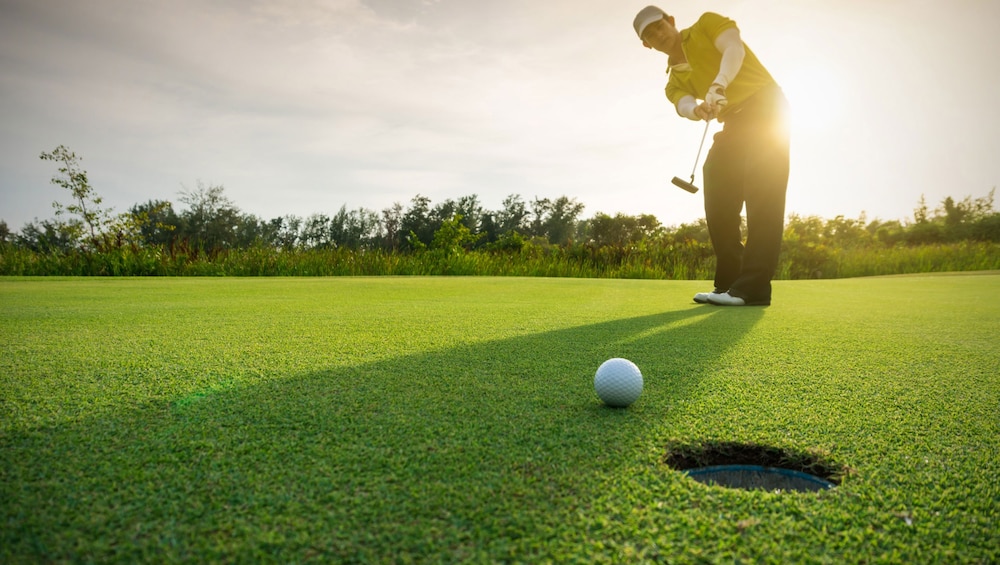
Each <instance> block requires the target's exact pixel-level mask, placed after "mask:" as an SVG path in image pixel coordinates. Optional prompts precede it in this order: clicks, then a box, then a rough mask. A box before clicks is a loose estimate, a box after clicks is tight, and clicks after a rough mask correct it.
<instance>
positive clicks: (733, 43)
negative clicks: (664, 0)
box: [633, 6, 789, 306]
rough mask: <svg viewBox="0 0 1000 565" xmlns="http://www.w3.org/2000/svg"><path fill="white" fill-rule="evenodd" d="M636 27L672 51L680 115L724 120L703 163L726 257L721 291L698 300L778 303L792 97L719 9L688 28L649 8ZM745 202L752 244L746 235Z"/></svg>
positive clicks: (653, 45) (673, 94)
mask: <svg viewBox="0 0 1000 565" xmlns="http://www.w3.org/2000/svg"><path fill="white" fill-rule="evenodd" d="M633 25H634V27H635V32H636V33H637V34H638V35H639V39H641V40H642V44H643V46H645V47H646V48H649V49H655V50H657V51H661V52H663V53H666V54H667V56H668V60H667V64H668V68H667V73H668V79H667V86H666V93H667V99H668V100H670V102H672V103H673V104H674V106H675V107H676V109H677V113H678V114H679V115H681V116H683V117H685V118H687V119H689V120H696V121H700V120H706V121H707V120H712V119H716V120H718V121H719V122H720V123H722V124H723V128H722V131H720V132H719V133H717V134H715V138H714V141H713V143H712V148H711V150H710V151H709V152H708V157H707V158H706V159H705V165H704V168H703V178H704V183H705V220H706V221H707V222H708V233H709V235H710V237H711V238H712V247H713V248H714V250H715V257H716V261H717V265H716V269H715V290H714V291H712V292H702V293H698V294H696V295H695V296H694V300H695V302H700V303H711V304H718V305H725V306H748V305H750V306H754V305H768V304H770V303H771V278H772V277H774V271H775V269H777V266H778V254H779V253H780V251H781V235H782V232H783V230H784V218H785V192H786V189H787V188H788V146H789V140H788V126H787V123H786V119H785V115H786V113H787V102H786V100H785V96H784V94H783V93H782V92H781V89H780V88H779V87H778V84H777V83H776V82H775V80H774V79H773V78H772V77H771V75H770V73H768V72H767V69H765V68H764V66H763V65H762V64H761V63H760V61H758V60H757V57H756V56H755V55H754V54H753V52H752V51H750V49H749V48H748V47H747V46H746V45H745V44H744V43H743V40H742V38H741V37H740V31H739V29H738V28H737V27H736V22H734V21H733V20H730V19H729V18H726V17H724V16H720V15H719V14H713V13H710V12H709V13H705V14H702V16H701V17H700V18H698V21H697V22H695V24H694V25H693V26H691V27H689V28H687V29H681V30H678V29H677V27H676V24H675V23H674V18H673V17H672V16H668V15H667V14H666V13H665V12H664V11H663V10H661V9H659V8H657V7H656V6H648V7H646V8H643V9H642V10H641V11H640V12H639V14H638V15H637V16H636V17H635V21H634V22H633ZM698 100H701V101H702V102H700V103H699V102H698ZM744 204H746V210H747V212H746V214H747V239H746V246H745V247H744V245H743V241H742V239H743V238H742V236H741V234H740V214H741V212H742V210H743V205H744Z"/></svg>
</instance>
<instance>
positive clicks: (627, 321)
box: [0, 274, 1000, 563]
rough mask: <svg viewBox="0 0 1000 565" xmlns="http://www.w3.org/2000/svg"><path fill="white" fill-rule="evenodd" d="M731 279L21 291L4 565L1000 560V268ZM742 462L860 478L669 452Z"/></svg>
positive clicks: (13, 312)
mask: <svg viewBox="0 0 1000 565" xmlns="http://www.w3.org/2000/svg"><path fill="white" fill-rule="evenodd" d="M709 288H710V284H709V283H706V282H687V281H680V282H671V281H623V280H585V279H541V278H530V279H517V278H332V279H193V278H187V279H52V278H48V279H35V280H24V279H0V525H2V527H0V562H2V563H39V562H121V563H134V562H199V563H201V562H282V563H287V562H310V561H311V562H387V563H390V562H391V563H406V562H496V561H525V562H538V561H570V562H585V563H629V562H643V561H652V562H655V561H663V562H679V563H683V562H734V561H751V562H774V563H788V562H815V563H842V562H854V563H859V562H867V563H870V562H899V563H935V562H937V563H940V562H946V563H996V562H998V561H1000V535H998V532H1000V510H998V508H1000V481H998V480H997V477H998V475H1000V443H998V439H997V438H998V437H1000V341H998V339H997V336H1000V301H998V300H997V299H996V294H997V289H998V288H1000V276H998V275H997V274H989V275H968V276H960V275H956V276H913V277H886V278H872V279H845V280H835V281H823V280H818V281H791V282H784V281H781V282H776V283H775V295H774V304H773V305H772V306H770V307H767V308H730V309H726V308H720V307H714V306H708V305H695V304H693V303H692V302H691V296H692V295H693V294H694V293H695V292H698V291H704V290H707V289H709ZM610 357H625V358H628V359H631V360H632V361H634V362H635V363H636V364H637V365H638V366H639V367H640V368H641V369H642V371H643V374H644V378H645V387H644V391H643V395H642V397H640V399H639V400H638V401H637V402H636V403H635V404H634V405H632V406H631V407H630V408H628V409H609V408H606V407H603V406H602V405H601V404H600V402H599V401H598V399H597V397H596V395H595V394H594V391H593V375H594V371H595V370H596V369H597V367H598V365H600V363H601V362H602V361H604V360H605V359H607V358H610ZM726 445H754V446H767V447H768V448H773V449H774V450H777V452H778V453H781V454H786V455H787V454H805V455H808V456H809V457H810V458H811V459H810V461H811V462H813V463H815V462H817V461H818V462H822V463H824V464H827V463H829V464H831V465H833V466H834V467H835V468H836V469H841V470H849V471H848V472H843V473H841V474H840V475H838V480H839V481H840V484H839V485H838V486H837V487H836V488H834V489H832V490H829V491H826V492H821V493H815V494H814V493H808V494H807V493H781V494H776V493H773V492H761V491H743V490H734V489H725V488H722V487H716V486H706V485H702V484H700V483H697V482H695V481H694V480H692V479H691V478H689V477H686V476H685V475H684V474H683V473H682V472H681V471H678V470H676V469H674V468H672V467H671V466H670V465H668V462H667V454H668V453H669V452H671V449H674V450H676V449H677V448H678V446H688V448H691V446H696V447H697V449H703V448H704V447H705V446H726ZM697 449H695V451H697ZM689 451H691V449H689Z"/></svg>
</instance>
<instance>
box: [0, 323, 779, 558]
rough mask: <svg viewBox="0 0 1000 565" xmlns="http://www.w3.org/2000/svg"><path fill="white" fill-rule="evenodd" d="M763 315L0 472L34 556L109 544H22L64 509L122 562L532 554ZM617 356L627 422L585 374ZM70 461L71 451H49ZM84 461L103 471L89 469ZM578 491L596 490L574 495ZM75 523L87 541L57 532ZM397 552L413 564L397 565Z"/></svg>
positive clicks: (632, 329) (469, 350) (155, 425)
mask: <svg viewBox="0 0 1000 565" xmlns="http://www.w3.org/2000/svg"><path fill="white" fill-rule="evenodd" d="M763 315H764V311H763V310H762V309H759V308H735V309H727V308H717V307H711V306H703V307H691V308H685V309H683V310H678V311H671V312H665V313H661V314H655V315H650V316H641V317H635V318H628V319H622V320H614V321H610V322H604V323H599V324H592V325H585V326H580V327H573V328H568V329H562V330H556V331H550V332H545V333H540V334H533V335H526V336H522V337H515V338H510V339H501V340H496V341H491V342H481V343H473V344H469V345H464V346H460V347H455V348H453V349H448V350H442V351H431V352H425V353H418V354H413V355H407V356H402V357H398V358H393V359H387V360H380V361H376V362H372V363H369V364H364V365H358V366H352V367H338V368H331V369H328V370H323V371H319V372H314V373H310V374H305V375H300V376H294V377H288V378H285V379H280V380H273V381H270V382H267V383H266V384H260V385H255V386H249V387H236V388H232V389H229V390H221V391H214V392H213V391H206V392H205V393H204V394H202V395H194V396H191V397H188V398H185V399H176V400H175V401H173V402H171V403H170V404H169V405H151V406H145V407H141V408H137V409H136V410H134V411H131V412H128V413H123V414H119V415H117V416H115V417H111V418H107V417H104V418H95V419H92V420H83V421H78V422H73V423H70V424H66V425H63V426H60V427H57V428H54V429H45V430H34V431H31V432H24V433H16V434H13V435H12V436H10V437H8V438H6V441H5V442H4V443H7V445H5V446H3V449H4V451H5V452H6V453H7V455H8V456H11V457H26V458H31V460H32V461H33V463H32V468H34V469H39V470H40V471H39V472H38V473H39V474H38V476H36V477H31V476H25V475H24V474H22V469H23V467H21V466H10V468H9V469H8V471H9V472H8V473H7V475H8V476H7V479H6V481H7V485H8V486H7V489H6V490H7V494H8V495H9V496H11V497H14V499H16V500H13V502H15V503H16V504H17V505H18V507H33V508H35V509H36V510H35V512H37V513H38V514H39V515H38V516H33V517H32V519H31V520H29V521H27V522H25V523H26V524H29V525H28V526H26V527H22V528H21V529H20V530H19V531H20V535H27V536H29V537H30V538H32V539H30V540H28V541H27V542H26V543H28V544H34V545H33V547H45V546H46V545H47V544H54V543H57V542H56V541H55V538H53V536H56V535H57V534H58V535H63V536H70V537H72V536H74V535H76V536H83V537H85V536H93V535H99V532H105V531H106V530H101V529H99V528H98V524H97V523H96V522H89V523H92V524H93V529H91V530H88V529H87V527H83V529H82V530H80V531H70V532H61V533H56V532H50V531H33V530H31V528H30V524H31V523H36V522H37V523H40V524H46V523H48V524H51V523H55V522H58V519H56V518H54V517H53V516H43V515H44V514H45V513H46V512H55V511H58V509H59V508H63V507H65V505H58V504H57V505H52V504H47V503H46V501H49V500H59V501H71V506H76V507H78V508H79V509H80V511H81V512H89V513H92V514H93V515H95V516H105V517H107V519H109V520H115V521H116V523H120V527H119V528H116V531H117V532H119V533H118V534H117V535H119V536H120V539H115V540H108V543H109V544H118V547H121V548H129V547H139V548H142V547H146V549H148V547H147V546H149V545H150V544H154V545H155V543H158V542H156V540H155V539H153V538H151V537H149V536H153V537H156V538H157V539H160V538H162V539H173V540H175V542H177V543H179V544H180V545H181V546H184V545H185V544H192V545H196V544H197V543H198V539H200V537H201V536H210V537H212V536H217V534H218V528H219V527H222V526H220V525H219V524H225V528H231V529H232V531H233V532H239V531H242V529H244V528H245V529H246V531H256V530H254V528H257V527H259V525H260V524H261V523H267V524H271V527H272V528H273V530H274V531H276V532H280V534H281V535H280V536H278V537H280V538H281V539H282V540H284V541H282V542H281V543H282V544H284V545H283V546H282V547H284V548H286V549H287V548H288V547H289V545H288V544H291V545H292V547H295V548H298V551H299V553H297V555H305V554H306V553H307V552H308V550H309V549H308V544H309V541H308V540H309V539H310V538H311V537H314V538H317V539H324V540H327V542H329V541H330V540H331V539H332V540H334V542H333V545H337V544H340V546H338V547H339V549H338V548H331V547H326V548H325V549H324V550H323V551H320V554H323V555H326V556H328V557H329V556H333V557H335V558H336V559H338V560H339V559H345V560H352V559H359V560H364V559H368V558H378V556H380V555H384V554H381V553H378V552H377V546H378V545H379V544H389V545H391V544H392V543H393V540H412V539H414V535H413V534H414V533H416V534H417V535H416V537H417V538H426V539H427V540H428V541H427V543H428V544H430V545H429V546H428V548H433V545H434V542H433V539H434V537H435V536H440V538H441V539H442V540H450V541H448V542H447V543H456V541H455V540H462V539H466V541H467V543H469V544H472V545H482V544H495V543H499V542H500V541H503V540H506V541H507V542H509V543H514V541H512V540H516V539H517V538H518V537H519V536H521V535H534V534H533V533H531V532H530V530H531V529H532V528H535V527H542V526H544V525H546V524H551V523H552V521H553V520H557V519H564V520H572V519H573V516H574V513H576V512H584V511H585V510H586V506H587V504H588V500H591V499H592V498H593V497H594V496H597V495H598V493H597V492H593V491H590V490H589V489H590V488H592V487H593V486H594V485H597V484H600V483H601V482H602V481H606V480H612V478H613V477H614V476H615V474H616V472H617V471H618V469H619V468H621V467H622V466H623V465H628V464H629V462H630V461H632V460H633V459H634V458H635V451H636V449H637V448H638V446H641V445H643V442H644V441H647V442H648V440H649V439H650V437H651V436H650V434H655V433H656V432H657V429H658V427H659V426H661V425H662V422H663V421H664V419H666V418H668V417H669V410H670V406H671V405H672V404H674V403H676V402H677V401H678V400H679V399H682V398H683V397H685V396H686V395H688V394H690V392H691V390H692V387H693V386H694V385H695V384H696V383H697V382H698V381H699V380H700V379H701V378H702V377H703V376H704V375H706V374H710V373H711V372H712V371H713V369H714V368H715V367H717V363H718V362H719V359H720V357H722V356H723V355H724V354H725V353H726V352H727V350H729V349H730V347H732V346H733V345H734V344H735V343H736V342H738V341H739V340H740V339H741V338H742V337H743V336H744V334H746V332H748V331H750V330H751V328H752V327H753V326H754V324H756V323H757V322H758V320H759V319H760V318H761V317H762V316H763ZM372 347H377V345H376V344H372ZM610 357H625V358H628V359H631V360H632V361H634V362H635V363H636V364H637V365H638V366H639V367H640V369H641V370H642V371H643V374H644V380H645V388H644V391H643V395H642V397H641V398H640V399H639V401H638V402H637V403H636V404H634V405H633V406H632V407H630V408H628V409H612V408H607V407H605V406H603V405H602V404H601V403H600V402H599V400H598V399H597V397H596V395H595V393H594V390H593V375H594V371H595V370H596V368H597V366H598V365H599V364H600V363H601V362H602V361H604V360H605V359H607V358H610ZM67 442H75V445H76V447H77V450H78V451H73V452H65V451H64V450H53V449H50V448H49V446H50V445H53V444H54V445H65V444H66V443H67ZM95 454H98V455H100V456H101V459H102V460H103V461H104V462H105V464H103V465H101V466H97V467H94V466H87V465H86V464H85V463H84V461H92V460H93V457H94V456H95ZM581 474H583V475H584V476H588V477H592V478H593V479H594V480H589V481H581V480H580V476H581ZM43 475H44V480H42V479H40V478H39V477H42V476H43ZM587 485H590V486H587ZM528 500H530V501H538V500H545V501H547V504H546V505H544V506H545V507H546V508H548V511H546V512H545V513H544V515H536V513H537V512H538V508H539V505H538V504H537V503H536V502H532V503H529V504H525V501H528ZM165 501H167V503H168V504H167V505H166V506H165ZM32 505H33V506H32ZM165 508H167V509H168V510H165ZM36 519H37V520H36ZM8 523H9V522H8ZM80 523H84V524H86V523H88V522H86V521H84V522H78V521H77V522H73V521H71V524H77V525H70V526H67V527H68V528H70V529H72V528H80V527H81V526H79V525H78V524H80ZM137 528H138V529H139V530H142V531H143V532H146V534H144V535H145V536H146V537H143V536H137V535H136V534H135V531H136V529H137ZM151 532H152V533H151ZM153 533H155V535H154V534H153ZM233 535H238V534H233ZM63 539H66V538H63ZM213 539H214V538H213ZM295 540H298V541H295ZM366 540H367V541H366ZM266 543H267V542H266V541H262V540H260V539H255V540H250V541H248V545H247V548H241V547H238V546H234V547H233V548H231V551H230V552H229V553H226V554H225V555H226V558H225V559H223V560H230V558H234V559H235V560H237V561H238V560H241V559H242V558H244V557H248V558H250V557H252V555H253V554H252V553H243V552H244V550H246V551H251V550H253V551H260V550H261V547H262V545H261V544H264V545H266ZM405 543H410V542H409V541H408V542H405ZM442 543H445V542H444V541H442ZM296 544H298V545H296ZM365 548H368V549H365ZM314 549H315V548H314ZM424 549H427V548H424ZM403 550H406V551H413V552H415V553H420V552H421V551H422V550H421V549H420V548H414V547H408V548H398V547H397V548H395V549H393V551H403ZM317 551H319V550H317ZM366 551H375V552H374V553H365V552H366ZM124 555H126V557H127V556H128V555H129V554H128V553H125V554H124ZM137 556H138V557H141V555H138V554H137Z"/></svg>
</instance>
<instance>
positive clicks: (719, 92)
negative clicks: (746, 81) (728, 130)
mask: <svg viewBox="0 0 1000 565" xmlns="http://www.w3.org/2000/svg"><path fill="white" fill-rule="evenodd" d="M705 103H706V104H708V105H709V106H711V107H712V110H713V111H714V112H715V113H716V114H718V113H719V112H720V111H722V109H723V108H725V106H726V104H728V103H729V100H727V99H726V87H724V86H722V85H721V84H719V83H713V84H712V86H710V87H708V94H706V95H705Z"/></svg>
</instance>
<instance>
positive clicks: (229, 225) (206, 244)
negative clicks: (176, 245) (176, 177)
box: [179, 181, 241, 252]
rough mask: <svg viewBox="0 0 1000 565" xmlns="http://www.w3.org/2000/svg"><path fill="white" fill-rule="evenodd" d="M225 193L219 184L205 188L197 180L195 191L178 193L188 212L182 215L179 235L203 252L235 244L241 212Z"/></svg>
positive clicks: (230, 246)
mask: <svg viewBox="0 0 1000 565" xmlns="http://www.w3.org/2000/svg"><path fill="white" fill-rule="evenodd" d="M224 192H225V188H223V187H222V185H217V186H208V187H206V186H204V185H203V184H202V183H201V182H200V181H199V182H198V188H197V190H191V191H182V192H181V198H180V200H181V202H183V203H185V204H187V205H188V209H187V210H185V211H184V212H183V213H182V214H181V220H182V221H181V226H180V230H179V232H180V234H181V235H182V236H183V237H184V238H185V239H189V240H190V241H191V243H192V244H194V245H195V246H197V247H201V248H202V249H204V250H205V251H210V252H211V251H218V250H220V249H227V248H232V247H235V244H236V242H237V235H236V229H237V227H238V225H239V224H240V220H241V218H240V216H241V213H240V210H239V208H237V207H236V205H235V204H234V203H233V202H232V201H231V200H229V198H227V197H226V196H225V194H224Z"/></svg>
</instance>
